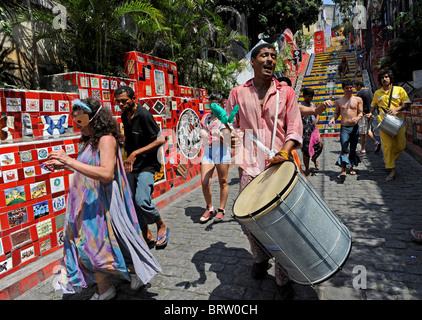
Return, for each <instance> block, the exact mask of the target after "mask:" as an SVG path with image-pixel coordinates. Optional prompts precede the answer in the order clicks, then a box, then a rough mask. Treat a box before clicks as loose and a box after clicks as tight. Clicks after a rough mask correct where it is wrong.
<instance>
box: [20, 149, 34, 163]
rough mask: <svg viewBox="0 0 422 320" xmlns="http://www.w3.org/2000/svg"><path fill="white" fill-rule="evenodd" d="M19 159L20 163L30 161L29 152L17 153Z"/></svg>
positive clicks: (30, 154)
mask: <svg viewBox="0 0 422 320" xmlns="http://www.w3.org/2000/svg"><path fill="white" fill-rule="evenodd" d="M19 157H20V158H21V162H22V163H24V162H29V161H32V153H31V150H27V151H21V152H19Z"/></svg>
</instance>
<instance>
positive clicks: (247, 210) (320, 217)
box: [233, 161, 352, 285]
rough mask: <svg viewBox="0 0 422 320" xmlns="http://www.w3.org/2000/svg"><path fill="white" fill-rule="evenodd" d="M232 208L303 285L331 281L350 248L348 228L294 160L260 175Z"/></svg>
mask: <svg viewBox="0 0 422 320" xmlns="http://www.w3.org/2000/svg"><path fill="white" fill-rule="evenodd" d="M233 213H234V215H235V217H236V219H237V220H238V221H239V222H240V223H242V224H243V225H244V226H245V227H246V228H248V229H249V230H250V231H251V233H252V234H253V235H254V236H255V237H256V238H257V239H258V240H259V242H260V243H261V245H263V246H264V247H265V248H266V249H267V250H268V252H269V253H270V254H272V255H273V256H274V258H275V259H276V261H277V262H278V263H279V264H280V265H281V266H282V267H283V268H284V269H285V270H286V271H287V273H288V276H289V277H290V278H291V279H292V280H293V281H295V282H297V283H300V284H311V285H313V284H317V283H320V282H322V281H325V280H327V279H328V278H329V277H331V276H332V275H333V274H334V273H336V272H337V271H338V270H340V269H341V267H342V265H343V264H344V263H345V261H346V259H347V257H348V255H349V253H350V250H351V246H352V241H351V235H350V232H349V230H348V229H347V228H346V226H345V225H344V224H342V223H341V222H340V220H339V219H338V218H337V217H336V215H335V214H334V213H333V212H332V210H331V209H330V208H329V207H328V205H327V204H326V203H325V201H324V200H323V199H322V198H321V196H320V195H319V194H318V193H317V192H316V190H315V189H314V188H313V186H312V185H311V184H310V183H309V182H308V181H307V180H306V179H305V177H304V176H303V175H302V174H300V173H299V172H298V169H297V166H296V164H295V163H294V162H291V161H286V162H284V163H283V164H280V165H274V166H271V167H269V168H268V169H266V170H265V171H264V172H262V173H261V174H259V175H258V176H257V177H255V178H254V179H253V180H252V181H251V182H250V183H249V184H248V185H247V186H246V188H245V189H244V190H243V191H242V192H241V193H240V194H239V196H238V197H237V199H236V201H235V203H234V205H233Z"/></svg>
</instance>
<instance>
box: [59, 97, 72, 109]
mask: <svg viewBox="0 0 422 320" xmlns="http://www.w3.org/2000/svg"><path fill="white" fill-rule="evenodd" d="M59 112H70V103H69V101H67V100H59Z"/></svg>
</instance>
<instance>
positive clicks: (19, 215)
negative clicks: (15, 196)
mask: <svg viewBox="0 0 422 320" xmlns="http://www.w3.org/2000/svg"><path fill="white" fill-rule="evenodd" d="M7 218H8V220H9V227H11V228H13V227H16V226H18V225H21V224H22V223H24V222H27V221H28V215H27V212H26V207H23V208H19V209H16V210H12V211H9V212H8V213H7Z"/></svg>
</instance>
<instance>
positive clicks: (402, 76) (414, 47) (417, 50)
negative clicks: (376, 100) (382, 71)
mask: <svg viewBox="0 0 422 320" xmlns="http://www.w3.org/2000/svg"><path fill="white" fill-rule="evenodd" d="M395 31H396V34H397V37H396V38H394V39H393V40H391V41H390V43H389V45H388V48H387V51H386V54H385V57H384V58H382V59H381V61H380V67H381V68H388V69H391V70H392V71H393V72H394V75H395V80H396V81H409V80H411V79H412V72H413V70H422V59H421V57H422V0H415V1H414V2H413V11H409V12H400V14H399V15H398V17H397V19H396V29H395Z"/></svg>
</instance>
